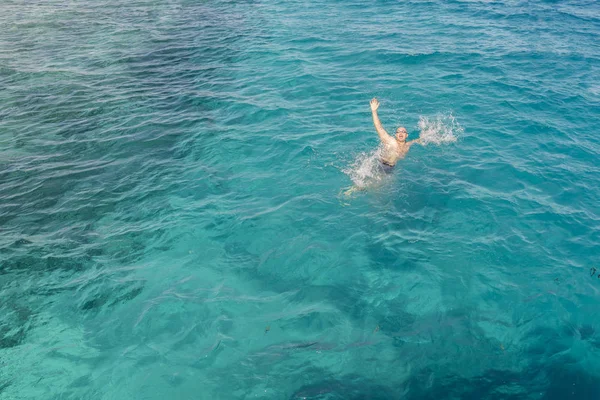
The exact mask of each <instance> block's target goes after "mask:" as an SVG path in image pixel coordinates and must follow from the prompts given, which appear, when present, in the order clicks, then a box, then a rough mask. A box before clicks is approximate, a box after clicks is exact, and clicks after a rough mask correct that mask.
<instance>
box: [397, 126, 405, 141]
mask: <svg viewBox="0 0 600 400" xmlns="http://www.w3.org/2000/svg"><path fill="white" fill-rule="evenodd" d="M407 138H408V132H406V129H405V128H398V129H397V130H396V139H398V140H399V141H401V142H402V141H405V140H406V139H407Z"/></svg>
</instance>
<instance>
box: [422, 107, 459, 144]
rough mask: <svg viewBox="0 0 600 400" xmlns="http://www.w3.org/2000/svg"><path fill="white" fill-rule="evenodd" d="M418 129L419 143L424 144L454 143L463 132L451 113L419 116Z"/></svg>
mask: <svg viewBox="0 0 600 400" xmlns="http://www.w3.org/2000/svg"><path fill="white" fill-rule="evenodd" d="M419 129H420V130H421V133H420V138H421V144H423V145H424V146H426V145H428V144H437V145H441V144H447V143H454V142H456V141H457V139H458V136H460V134H462V133H463V132H464V129H463V128H462V127H461V126H460V124H459V123H458V121H456V118H455V117H454V116H453V115H452V114H439V115H436V116H435V117H432V118H429V117H424V116H420V117H419Z"/></svg>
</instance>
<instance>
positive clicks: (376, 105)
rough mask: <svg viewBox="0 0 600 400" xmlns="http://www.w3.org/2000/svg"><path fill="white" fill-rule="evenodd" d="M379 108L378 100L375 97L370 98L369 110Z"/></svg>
mask: <svg viewBox="0 0 600 400" xmlns="http://www.w3.org/2000/svg"><path fill="white" fill-rule="evenodd" d="M378 108H379V101H377V99H376V98H375V97H373V100H371V111H376V110H377V109H378Z"/></svg>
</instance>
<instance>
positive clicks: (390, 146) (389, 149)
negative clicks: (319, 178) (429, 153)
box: [344, 98, 422, 196]
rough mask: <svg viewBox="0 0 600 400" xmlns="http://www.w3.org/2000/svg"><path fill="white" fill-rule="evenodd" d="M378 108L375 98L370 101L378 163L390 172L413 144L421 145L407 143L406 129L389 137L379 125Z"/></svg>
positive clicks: (359, 187) (350, 192) (348, 194)
mask: <svg viewBox="0 0 600 400" xmlns="http://www.w3.org/2000/svg"><path fill="white" fill-rule="evenodd" d="M378 108H379V101H377V99H376V98H373V100H371V112H372V114H373V123H374V124H375V129H376V130H377V134H378V135H379V139H380V140H381V143H382V144H383V146H382V151H381V156H380V158H379V161H380V162H381V164H382V167H383V169H384V170H385V172H391V170H392V168H394V166H395V165H396V163H397V162H398V160H400V159H402V158H404V156H405V155H406V153H408V150H410V146H412V145H413V144H415V143H419V144H422V142H421V139H416V140H411V141H410V142H407V141H406V139H407V138H408V132H407V131H406V128H404V127H400V128H398V129H397V130H396V137H392V136H390V134H389V133H387V132H386V131H385V129H383V126H382V125H381V121H379V116H378V115H377V109H378ZM365 189H366V187H365V186H359V185H355V186H352V187H351V188H350V189H348V190H346V191H345V192H344V194H345V195H346V196H350V195H351V194H353V193H354V192H358V191H362V190H365Z"/></svg>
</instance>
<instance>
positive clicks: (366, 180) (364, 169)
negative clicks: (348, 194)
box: [343, 148, 386, 190]
mask: <svg viewBox="0 0 600 400" xmlns="http://www.w3.org/2000/svg"><path fill="white" fill-rule="evenodd" d="M380 158H381V148H377V149H376V150H374V151H371V152H369V153H360V154H358V155H357V156H356V158H355V159H354V161H353V162H352V163H351V164H350V165H349V166H348V167H347V168H345V169H343V172H344V173H345V174H346V175H348V176H349V177H350V179H352V182H353V183H354V187H355V188H356V189H358V190H364V189H367V188H370V187H373V186H377V185H378V184H380V183H381V182H382V181H383V180H384V179H385V177H386V174H385V172H384V171H383V168H382V166H381V163H380V162H379V159H380Z"/></svg>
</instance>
